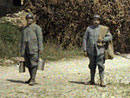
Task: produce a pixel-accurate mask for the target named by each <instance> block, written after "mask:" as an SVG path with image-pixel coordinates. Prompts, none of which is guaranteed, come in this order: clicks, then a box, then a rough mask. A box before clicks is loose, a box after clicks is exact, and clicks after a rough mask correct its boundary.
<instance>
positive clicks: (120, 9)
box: [31, 0, 130, 52]
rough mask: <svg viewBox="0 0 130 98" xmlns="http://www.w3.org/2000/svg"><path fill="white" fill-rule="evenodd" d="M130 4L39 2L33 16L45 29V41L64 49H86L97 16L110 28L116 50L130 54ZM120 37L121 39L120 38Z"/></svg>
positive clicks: (111, 0) (121, 0)
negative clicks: (84, 43) (87, 33)
mask: <svg viewBox="0 0 130 98" xmlns="http://www.w3.org/2000/svg"><path fill="white" fill-rule="evenodd" d="M129 4H130V1H129V0H66V1H63V0H49V1H47V0H44V1H43V0H38V1H37V2H36V7H34V8H32V9H31V10H32V12H33V13H34V14H36V15H37V22H38V24H40V25H41V27H42V28H43V32H44V36H45V40H47V41H50V39H51V41H53V42H54V40H55V41H56V43H58V44H59V45H61V46H62V47H63V48H68V47H72V46H79V47H81V45H82V36H83V33H84V31H85V29H86V27H87V26H88V25H91V19H92V17H93V15H94V14H96V13H97V14H99V15H101V16H102V24H104V25H107V26H109V27H110V31H111V33H112V34H113V37H114V45H115V50H116V51H120V52H130V45H129V42H130V16H129V15H130V5H129ZM119 35H120V36H119Z"/></svg>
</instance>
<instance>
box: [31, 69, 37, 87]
mask: <svg viewBox="0 0 130 98" xmlns="http://www.w3.org/2000/svg"><path fill="white" fill-rule="evenodd" d="M36 73H37V67H34V68H31V75H32V78H31V81H30V83H29V85H34V84H35V78H36Z"/></svg>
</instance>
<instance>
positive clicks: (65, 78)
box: [0, 56, 130, 98]
mask: <svg viewBox="0 0 130 98" xmlns="http://www.w3.org/2000/svg"><path fill="white" fill-rule="evenodd" d="M88 63H89V60H88V58H85V57H84V58H83V57H82V58H79V59H72V60H66V59H63V60H61V61H57V62H48V63H46V66H45V70H44V71H38V74H37V78H36V81H37V85H35V86H29V85H27V84H24V81H26V80H27V79H28V78H29V74H28V71H27V70H26V72H25V73H19V72H18V66H10V67H2V66H1V67H0V98H130V84H129V82H130V59H126V58H123V57H120V56H116V57H115V58H114V59H113V60H107V61H106V63H105V66H106V69H105V81H106V84H107V87H105V88H102V87H100V86H99V85H94V86H92V85H84V82H86V81H89V77H90V75H89V69H88V66H87V65H88ZM98 82H99V75H98V68H97V73H96V83H98Z"/></svg>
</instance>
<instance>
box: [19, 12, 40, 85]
mask: <svg viewBox="0 0 130 98" xmlns="http://www.w3.org/2000/svg"><path fill="white" fill-rule="evenodd" d="M26 20H27V26H26V27H25V28H24V29H23V33H22V39H21V54H22V57H24V60H25V66H26V67H27V68H28V70H29V74H30V79H29V80H28V81H26V82H25V83H28V84H29V85H34V84H35V77H36V72H37V66H38V60H39V54H41V53H42V51H43V38H42V30H41V28H40V27H39V26H38V25H37V24H35V23H34V17H33V15H31V14H28V15H27V16H26Z"/></svg>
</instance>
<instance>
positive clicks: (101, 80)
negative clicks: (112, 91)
mask: <svg viewBox="0 0 130 98" xmlns="http://www.w3.org/2000/svg"><path fill="white" fill-rule="evenodd" d="M99 77H100V86H101V87H106V84H105V82H104V71H103V72H99Z"/></svg>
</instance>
